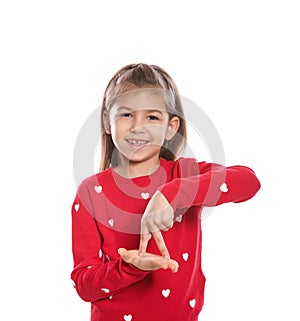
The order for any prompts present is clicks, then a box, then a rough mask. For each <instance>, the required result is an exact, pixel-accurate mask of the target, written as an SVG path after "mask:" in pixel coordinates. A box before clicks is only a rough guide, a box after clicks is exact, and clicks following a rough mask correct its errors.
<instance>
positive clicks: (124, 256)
mask: <svg viewBox="0 0 300 321" xmlns="http://www.w3.org/2000/svg"><path fill="white" fill-rule="evenodd" d="M118 253H119V254H120V256H121V258H122V259H123V260H124V261H125V262H127V263H129V261H130V255H129V252H128V251H127V250H126V249H124V248H122V247H121V248H119V249H118Z"/></svg>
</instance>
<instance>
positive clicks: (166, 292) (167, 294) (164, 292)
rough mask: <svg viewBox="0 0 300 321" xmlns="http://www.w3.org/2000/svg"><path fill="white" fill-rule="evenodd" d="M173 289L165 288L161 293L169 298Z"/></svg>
mask: <svg viewBox="0 0 300 321" xmlns="http://www.w3.org/2000/svg"><path fill="white" fill-rule="evenodd" d="M170 292H171V290H170V289H165V290H162V291H161V294H162V295H163V296H164V297H165V298H167V297H168V296H169V295H170Z"/></svg>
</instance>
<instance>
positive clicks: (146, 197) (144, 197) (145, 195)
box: [141, 192, 150, 200]
mask: <svg viewBox="0 0 300 321" xmlns="http://www.w3.org/2000/svg"><path fill="white" fill-rule="evenodd" d="M141 196H142V198H143V199H144V200H146V199H148V197H149V196H150V194H149V193H145V192H143V193H141Z"/></svg>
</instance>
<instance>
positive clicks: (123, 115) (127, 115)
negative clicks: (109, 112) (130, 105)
mask: <svg viewBox="0 0 300 321" xmlns="http://www.w3.org/2000/svg"><path fill="white" fill-rule="evenodd" d="M120 116H121V117H125V118H129V117H132V115H131V114H130V113H123V114H121V115H120Z"/></svg>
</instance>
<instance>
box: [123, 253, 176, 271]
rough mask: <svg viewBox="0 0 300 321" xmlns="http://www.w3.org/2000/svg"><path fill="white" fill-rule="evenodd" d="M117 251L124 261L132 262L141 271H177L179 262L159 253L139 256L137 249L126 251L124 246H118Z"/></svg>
mask: <svg viewBox="0 0 300 321" xmlns="http://www.w3.org/2000/svg"><path fill="white" fill-rule="evenodd" d="M118 253H119V254H120V256H121V257H122V259H123V260H124V261H125V262H127V263H130V264H133V265H134V266H136V267H137V268H138V269H140V270H143V271H154V270H158V269H164V270H166V269H170V270H171V271H172V272H173V273H176V272H177V271H178V267H179V264H178V263H177V262H176V261H175V260H172V259H165V258H164V257H162V256H159V255H155V254H151V253H145V254H144V255H143V256H140V255H139V251H138V250H129V251H128V250H126V249H124V248H119V250H118Z"/></svg>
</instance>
